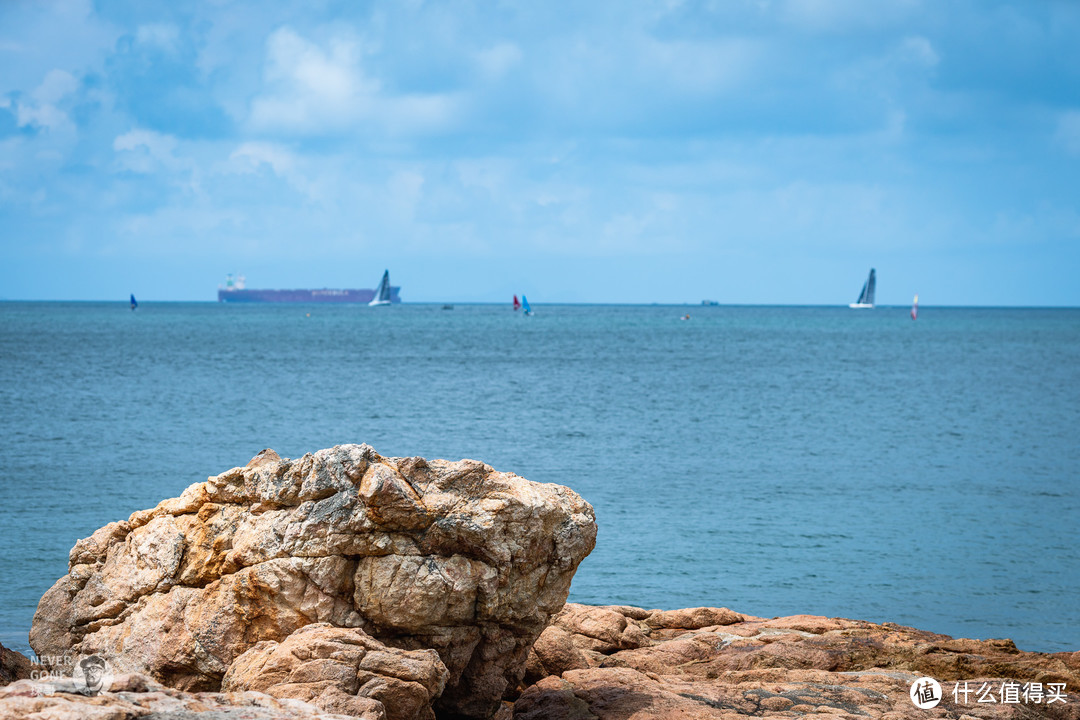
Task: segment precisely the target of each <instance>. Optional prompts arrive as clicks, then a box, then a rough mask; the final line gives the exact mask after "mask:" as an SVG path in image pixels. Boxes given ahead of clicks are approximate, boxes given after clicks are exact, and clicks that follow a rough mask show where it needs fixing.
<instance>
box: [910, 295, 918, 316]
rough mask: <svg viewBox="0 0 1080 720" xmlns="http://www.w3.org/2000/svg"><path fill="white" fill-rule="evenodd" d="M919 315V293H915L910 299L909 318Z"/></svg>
mask: <svg viewBox="0 0 1080 720" xmlns="http://www.w3.org/2000/svg"><path fill="white" fill-rule="evenodd" d="M917 317H919V293H915V299H914V300H912V301H911V319H912V320H914V319H916V318H917Z"/></svg>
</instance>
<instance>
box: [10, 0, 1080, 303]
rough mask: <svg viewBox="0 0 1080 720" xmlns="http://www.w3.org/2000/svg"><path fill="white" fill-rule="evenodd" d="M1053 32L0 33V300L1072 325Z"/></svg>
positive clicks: (501, 9) (322, 5) (1076, 132)
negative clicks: (337, 297)
mask: <svg viewBox="0 0 1080 720" xmlns="http://www.w3.org/2000/svg"><path fill="white" fill-rule="evenodd" d="M1077 38H1080V4H1077V3H1075V2H1068V1H1062V2H1052V1H1050V0H1018V1H1016V2H995V1H994V0H949V1H947V2H942V1H941V0H876V1H875V2H866V1H865V0H724V1H722V2H721V1H714V2H680V1H679V0H662V1H660V0H658V1H655V2H653V1H637V2H625V1H620V2H615V1H608V0H595V1H592V2H587V3H581V2H562V1H553V2H542V3H536V2H499V1H497V0H490V1H488V2H467V1H457V0H451V1H448V2H425V1H423V0H403V1H401V2H353V1H349V2H329V1H324V2H317V1H316V2H306V3H282V2H273V1H263V0H260V1H258V2H247V1H241V0H236V1H232V0H203V1H201V2H190V3H147V2H142V1H134V0H132V1H127V2H125V1H123V0H115V1H113V0H110V1H109V2H99V3H94V2H89V1H87V0H67V1H63V2H61V1H56V2H50V1H48V0H42V1H40V2H39V1H36V0H35V1H31V0H6V1H5V2H2V3H0V228H2V230H0V298H6V299H86V300H105V299H119V300H123V299H124V298H126V297H127V294H128V293H129V292H134V293H135V294H136V295H137V296H139V297H140V299H142V300H148V301H153V300H212V299H214V297H215V291H216V288H217V285H218V284H219V283H220V282H222V281H223V280H224V276H225V274H226V273H229V272H240V273H243V274H245V275H246V276H247V279H248V286H249V287H373V286H374V285H375V283H376V282H377V281H378V278H379V275H380V274H381V272H382V270H383V268H389V269H390V271H391V275H392V278H393V280H394V283H395V284H400V285H401V286H402V287H403V290H402V296H403V298H404V299H405V300H407V301H410V300H411V301H436V302H437V301H443V300H450V301H453V300H456V301H461V302H464V301H504V300H506V299H507V298H508V297H509V296H510V294H511V293H515V292H516V293H519V294H520V293H521V292H526V293H527V294H528V295H529V297H530V299H532V300H533V301H534V303H543V302H646V303H647V302H683V301H688V302H698V301H700V300H701V299H703V298H710V299H715V300H718V301H720V302H723V303H794V304H803V303H805V304H843V303H848V302H851V301H853V300H854V299H855V296H856V295H857V294H858V291H859V288H860V286H861V285H862V282H863V280H864V278H865V275H866V272H867V270H868V269H869V268H870V267H871V266H873V267H875V268H877V272H878V301H879V303H883V304H906V303H909V302H910V299H911V296H912V295H913V294H914V293H915V292H918V293H920V299H921V301H922V302H923V303H924V304H926V305H935V304H941V305H1072V306H1075V305H1080V282H1077V281H1076V280H1075V279H1073V276H1074V275H1075V273H1076V272H1077V270H1080V207H1078V204H1080V200H1078V198H1080V192H1078V188H1080V43H1077V42H1076V39H1077Z"/></svg>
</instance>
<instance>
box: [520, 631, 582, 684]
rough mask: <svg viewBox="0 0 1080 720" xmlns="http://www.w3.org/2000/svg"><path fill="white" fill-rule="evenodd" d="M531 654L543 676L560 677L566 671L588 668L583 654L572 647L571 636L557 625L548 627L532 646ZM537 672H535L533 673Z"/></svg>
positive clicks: (572, 640)
mask: <svg viewBox="0 0 1080 720" xmlns="http://www.w3.org/2000/svg"><path fill="white" fill-rule="evenodd" d="M532 650H533V653H535V654H536V660H537V662H539V663H540V666H541V670H540V671H539V672H540V673H542V675H541V677H543V676H544V675H562V674H563V673H564V672H566V671H567V670H581V669H582V668H587V667H589V660H588V658H587V657H586V655H585V653H584V652H582V651H581V650H579V649H578V648H577V647H576V646H575V645H574V638H573V636H572V635H571V634H570V633H568V632H567V631H566V630H563V629H562V628H561V627H559V626H558V625H550V626H548V628H547V629H546V630H544V632H542V633H540V637H538V638H537V639H536V642H535V643H534V644H533V648H532ZM534 672H537V671H534Z"/></svg>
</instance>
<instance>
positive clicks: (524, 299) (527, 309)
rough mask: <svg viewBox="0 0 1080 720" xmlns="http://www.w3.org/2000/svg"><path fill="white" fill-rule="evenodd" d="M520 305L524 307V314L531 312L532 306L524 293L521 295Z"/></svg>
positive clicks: (530, 313)
mask: <svg viewBox="0 0 1080 720" xmlns="http://www.w3.org/2000/svg"><path fill="white" fill-rule="evenodd" d="M521 307H523V308H524V309H525V314H526V315H532V314H533V311H532V307H531V306H530V305H529V298H527V297H525V296H524V295H522V296H521Z"/></svg>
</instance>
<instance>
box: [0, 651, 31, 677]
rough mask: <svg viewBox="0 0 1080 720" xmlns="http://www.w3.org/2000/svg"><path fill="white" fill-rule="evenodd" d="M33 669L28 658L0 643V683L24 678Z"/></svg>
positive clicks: (28, 675)
mask: <svg viewBox="0 0 1080 720" xmlns="http://www.w3.org/2000/svg"><path fill="white" fill-rule="evenodd" d="M33 669H34V663H33V662H31V660H30V658H28V657H26V656H25V655H23V654H22V653H20V652H16V651H14V650H10V649H8V648H6V647H4V646H3V645H0V685H7V684H8V683H13V682H15V681H16V680H26V679H28V678H29V677H30V672H31V671H32V670H33Z"/></svg>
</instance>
